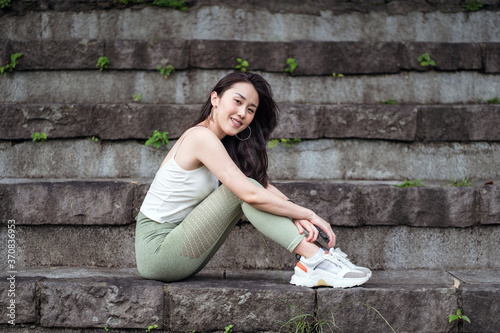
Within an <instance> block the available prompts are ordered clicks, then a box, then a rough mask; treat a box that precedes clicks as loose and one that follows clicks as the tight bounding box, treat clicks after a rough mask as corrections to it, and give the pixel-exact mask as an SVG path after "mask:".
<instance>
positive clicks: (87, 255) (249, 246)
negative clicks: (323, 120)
mask: <svg viewBox="0 0 500 333" xmlns="http://www.w3.org/2000/svg"><path fill="white" fill-rule="evenodd" d="M333 229H334V232H335V233H336V235H337V245H338V246H339V247H340V248H341V249H342V250H343V251H344V252H346V253H347V254H349V256H350V257H351V258H352V259H353V260H354V262H357V263H359V264H360V265H365V266H367V267H370V268H372V269H390V270H393V269H478V268H495V269H497V268H499V267H500V259H499V258H500V249H499V247H498V239H499V237H500V227H499V226H498V225H496V226H475V227H468V228H430V227H409V226H360V227H356V228H353V227H342V226H334V227H333ZM134 234H135V225H133V224H131V225H127V226H122V227H120V226H79V225H73V226H69V225H68V226H23V225H19V226H17V227H16V244H17V247H16V251H17V252H16V260H17V265H18V267H19V268H23V267H35V266H97V267H134V266H135V250H134V237H135V236H134ZM0 240H1V241H2V242H4V243H5V244H6V243H7V228H2V230H1V232H0ZM1 251H2V252H1V253H2V255H4V256H5V257H6V251H7V249H6V248H5V247H4V248H2V250H1ZM0 264H1V265H0V267H1V268H2V269H5V268H6V267H7V266H6V265H7V262H4V263H0ZM294 264H295V256H294V255H293V254H292V253H289V252H287V250H286V249H284V248H281V247H280V246H279V245H278V244H276V243H274V242H273V241H271V240H269V239H266V238H263V237H262V235H261V234H260V233H259V232H257V231H256V230H255V228H254V227H253V226H251V225H250V224H247V223H244V224H242V225H239V226H237V227H236V228H235V229H234V230H233V231H232V232H231V234H230V235H229V237H228V239H227V240H226V242H225V243H224V244H223V246H222V247H221V249H220V250H219V251H218V252H217V253H216V255H215V256H214V257H213V259H212V260H211V261H210V262H209V264H208V266H207V267H209V268H243V269H273V268H277V269H285V268H286V269H290V268H292V267H293V265H294Z"/></svg>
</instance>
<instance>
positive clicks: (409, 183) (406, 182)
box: [394, 179, 425, 188]
mask: <svg viewBox="0 0 500 333" xmlns="http://www.w3.org/2000/svg"><path fill="white" fill-rule="evenodd" d="M394 186H397V187H399V188H407V187H419V186H425V185H424V184H423V183H422V181H421V180H420V179H416V180H406V179H405V180H404V181H403V184H397V185H394Z"/></svg>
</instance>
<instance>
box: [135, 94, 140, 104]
mask: <svg viewBox="0 0 500 333" xmlns="http://www.w3.org/2000/svg"><path fill="white" fill-rule="evenodd" d="M141 99H142V95H141V94H137V95H135V96H134V102H140V101H141Z"/></svg>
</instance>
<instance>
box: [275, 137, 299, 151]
mask: <svg viewBox="0 0 500 333" xmlns="http://www.w3.org/2000/svg"><path fill="white" fill-rule="evenodd" d="M301 141H302V140H301V139H299V138H295V139H283V138H282V139H272V140H269V143H268V145H267V146H268V147H269V149H273V148H274V147H276V146H277V145H279V144H280V143H281V144H282V145H283V146H285V147H290V146H291V145H293V144H294V143H299V142H301Z"/></svg>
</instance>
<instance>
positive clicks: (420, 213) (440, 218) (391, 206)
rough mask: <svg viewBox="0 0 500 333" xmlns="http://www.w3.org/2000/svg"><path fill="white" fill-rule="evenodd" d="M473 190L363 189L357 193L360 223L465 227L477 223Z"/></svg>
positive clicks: (389, 187)
mask: <svg viewBox="0 0 500 333" xmlns="http://www.w3.org/2000/svg"><path fill="white" fill-rule="evenodd" d="M475 195H476V194H475V189H474V188H467V187H457V188H436V187H434V188H432V187H421V188H403V189H401V188H397V187H395V186H384V185H375V186H366V187H363V188H361V190H360V204H359V213H360V222H361V223H362V224H366V225H393V224H397V225H410V226H419V227H444V226H447V227H468V226H472V225H474V224H475V223H476V221H477V220H478V217H477V204H476V198H475Z"/></svg>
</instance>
